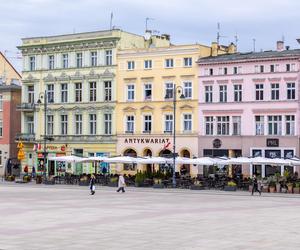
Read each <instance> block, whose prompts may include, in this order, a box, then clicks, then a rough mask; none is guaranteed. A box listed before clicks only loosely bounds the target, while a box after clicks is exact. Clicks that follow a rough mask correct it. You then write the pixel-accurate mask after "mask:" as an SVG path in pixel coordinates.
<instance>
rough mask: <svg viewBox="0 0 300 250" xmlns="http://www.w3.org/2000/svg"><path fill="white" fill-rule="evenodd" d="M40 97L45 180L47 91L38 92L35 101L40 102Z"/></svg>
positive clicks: (45, 175)
mask: <svg viewBox="0 0 300 250" xmlns="http://www.w3.org/2000/svg"><path fill="white" fill-rule="evenodd" d="M42 99H44V152H43V157H44V162H43V170H44V171H43V175H44V180H46V177H47V174H46V153H47V152H46V145H47V137H46V134H47V130H46V125H47V120H46V115H47V91H46V90H45V92H41V93H39V99H38V101H37V103H38V104H42Z"/></svg>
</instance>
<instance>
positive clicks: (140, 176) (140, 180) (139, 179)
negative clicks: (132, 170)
mask: <svg viewBox="0 0 300 250" xmlns="http://www.w3.org/2000/svg"><path fill="white" fill-rule="evenodd" d="M145 178H146V176H145V174H144V173H142V172H137V174H136V175H135V186H136V187H142V186H143V184H144V180H145Z"/></svg>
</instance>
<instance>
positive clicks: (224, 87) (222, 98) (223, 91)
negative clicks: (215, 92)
mask: <svg viewBox="0 0 300 250" xmlns="http://www.w3.org/2000/svg"><path fill="white" fill-rule="evenodd" d="M219 93H220V102H227V85H220V86H219Z"/></svg>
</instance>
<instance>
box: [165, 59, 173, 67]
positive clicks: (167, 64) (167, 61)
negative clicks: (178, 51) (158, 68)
mask: <svg viewBox="0 0 300 250" xmlns="http://www.w3.org/2000/svg"><path fill="white" fill-rule="evenodd" d="M165 68H167V69H172V68H174V59H173V58H166V59H165Z"/></svg>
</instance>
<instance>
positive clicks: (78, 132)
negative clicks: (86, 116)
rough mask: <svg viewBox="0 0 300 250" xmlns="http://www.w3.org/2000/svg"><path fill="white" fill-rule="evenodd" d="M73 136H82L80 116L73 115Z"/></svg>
mask: <svg viewBox="0 0 300 250" xmlns="http://www.w3.org/2000/svg"><path fill="white" fill-rule="evenodd" d="M75 134H76V135H82V114H75Z"/></svg>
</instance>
